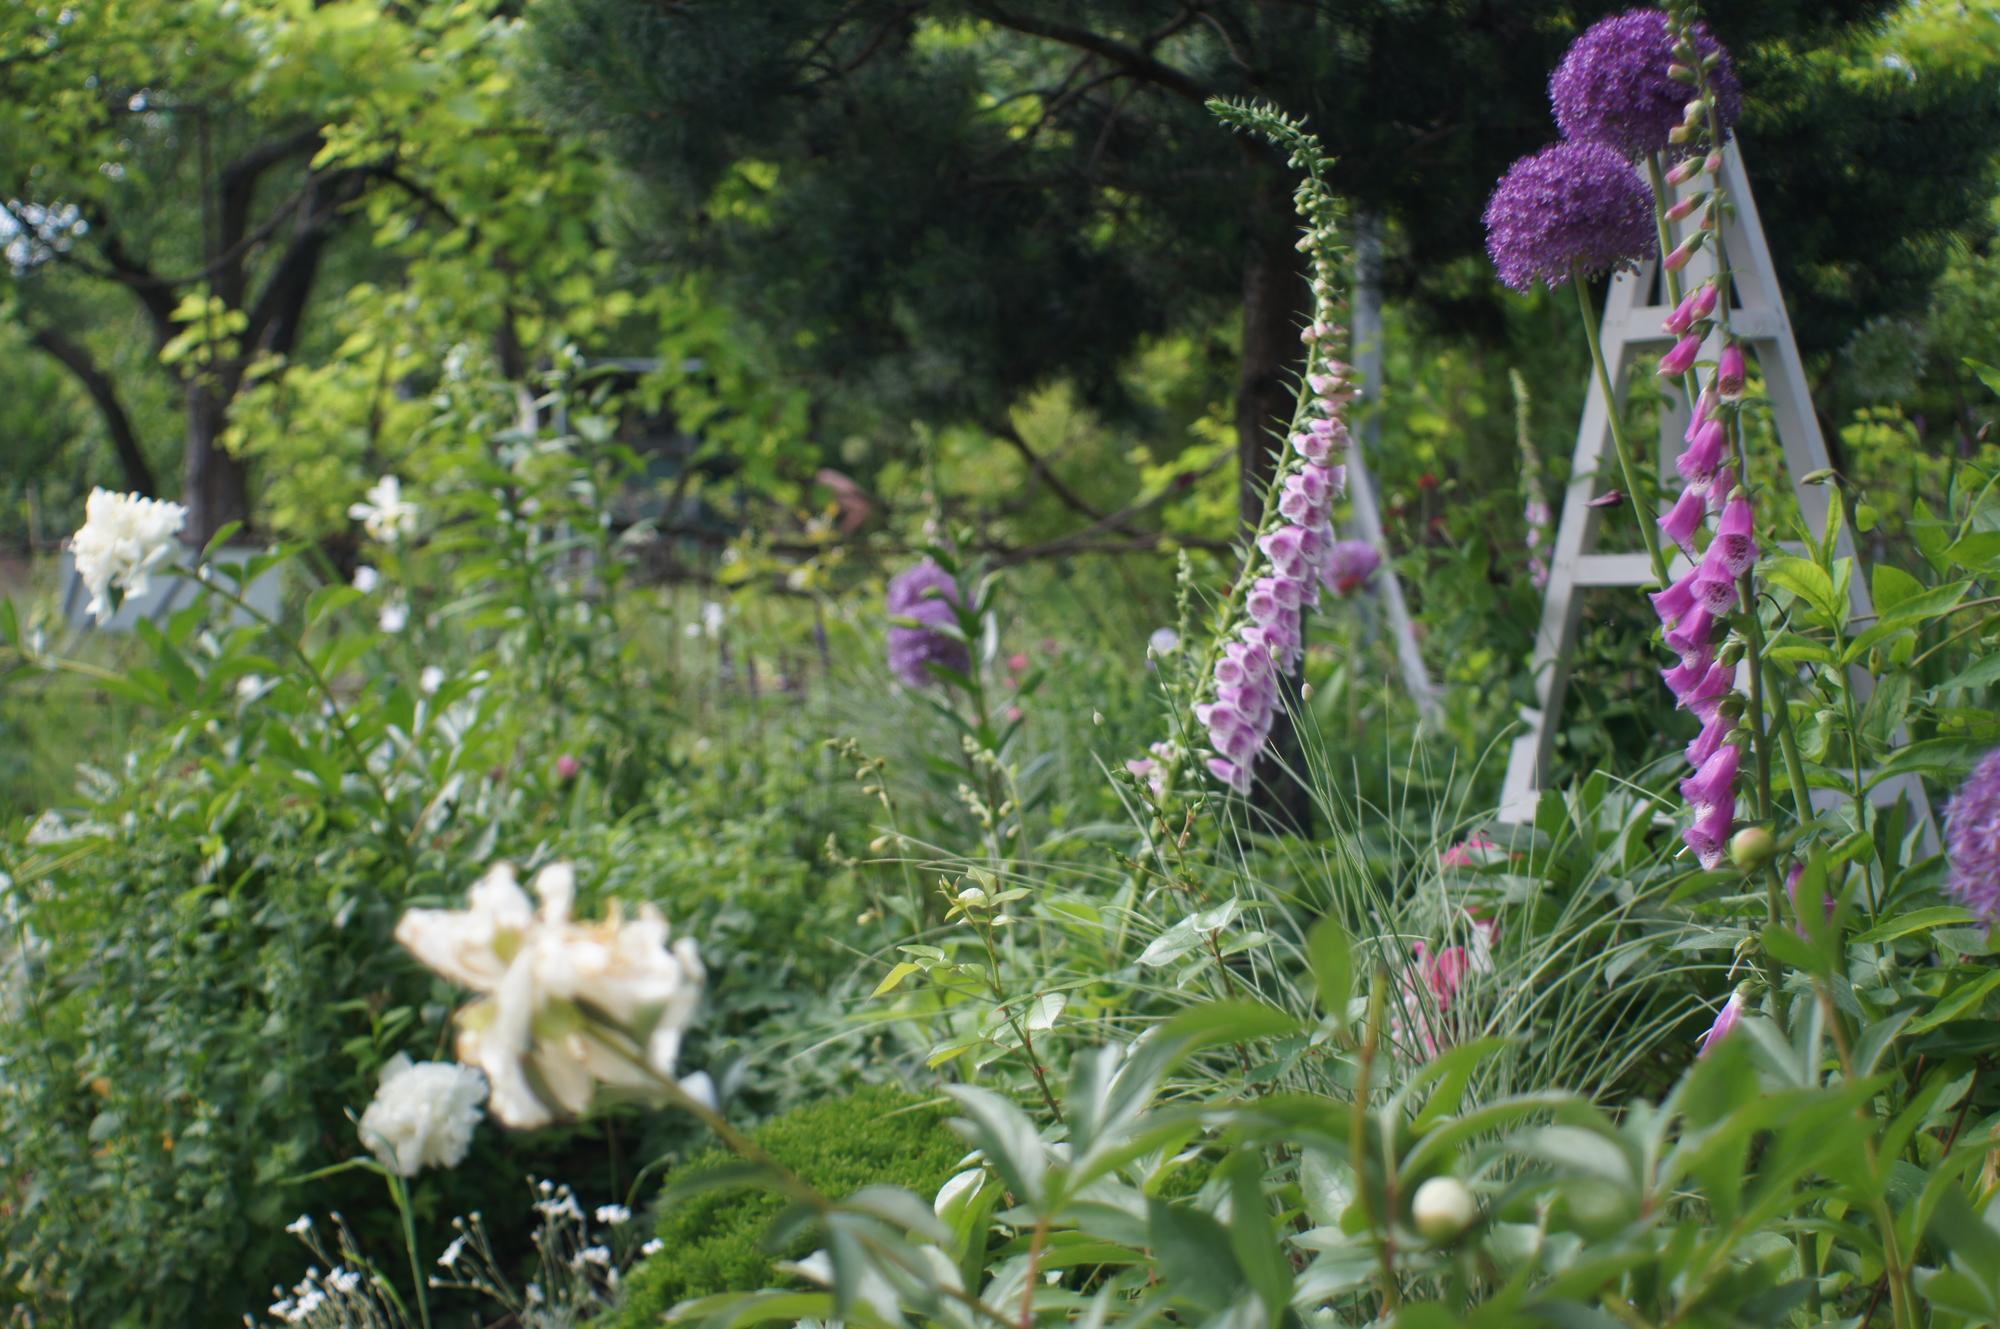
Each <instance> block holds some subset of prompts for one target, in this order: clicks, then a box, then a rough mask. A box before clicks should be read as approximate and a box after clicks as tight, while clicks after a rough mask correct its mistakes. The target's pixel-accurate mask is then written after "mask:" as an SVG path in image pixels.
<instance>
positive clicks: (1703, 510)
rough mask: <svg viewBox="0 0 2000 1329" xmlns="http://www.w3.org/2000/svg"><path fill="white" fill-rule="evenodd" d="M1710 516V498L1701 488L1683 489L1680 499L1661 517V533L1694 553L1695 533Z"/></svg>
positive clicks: (1690, 552)
mask: <svg viewBox="0 0 2000 1329" xmlns="http://www.w3.org/2000/svg"><path fill="white" fill-rule="evenodd" d="M1707 517H1708V498H1707V496H1706V495H1704V494H1703V493H1702V491H1701V490H1699V489H1683V490H1682V491H1681V496H1680V498H1679V500H1678V501H1676V502H1675V504H1674V505H1673V507H1672V508H1670V509H1668V511H1667V515H1666V516H1664V517H1662V518H1660V534H1661V535H1664V536H1666V537H1667V539H1669V540H1671V541H1673V542H1674V543H1675V544H1677V545H1679V546H1680V547H1681V548H1682V549H1685V550H1687V551H1688V553H1689V554H1693V553H1694V533H1695V532H1696V531H1698V530H1700V529H1701V524H1702V522H1703V521H1704V520H1705V519H1706V518H1707Z"/></svg>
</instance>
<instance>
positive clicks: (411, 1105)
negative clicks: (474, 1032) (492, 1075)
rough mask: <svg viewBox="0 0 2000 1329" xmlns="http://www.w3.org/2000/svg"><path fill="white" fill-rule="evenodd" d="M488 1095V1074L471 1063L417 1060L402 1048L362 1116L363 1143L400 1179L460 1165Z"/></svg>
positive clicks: (469, 1145)
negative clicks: (472, 1066)
mask: <svg viewBox="0 0 2000 1329" xmlns="http://www.w3.org/2000/svg"><path fill="white" fill-rule="evenodd" d="M485 1098H486V1077H485V1076H483V1075H481V1074H480V1073H479V1072H478V1071H476V1070H473V1069H472V1068H471V1067H469V1066H455V1065H453V1064H452V1063H450V1062H448V1061H419V1062H414V1063H413V1062H411V1060H410V1059H409V1058H408V1057H406V1056H404V1055H403V1054H402V1053H400V1052H399V1053H397V1054H396V1055H395V1056H393V1057H391V1058H390V1059H389V1062H388V1064H387V1065H386V1066H384V1067H383V1068H382V1085H381V1087H380V1088H378V1089H377V1090H376V1091H375V1101H374V1102H372V1103H370V1104H369V1105H368V1110H367V1111H366V1112H363V1113H362V1114H361V1142H362V1143H363V1144H365V1145H367V1146H368V1147H369V1149H371V1150H373V1151H374V1154H375V1157H376V1158H377V1160H379V1161H380V1162H381V1164H382V1166H383V1167H385V1168H388V1169H389V1170H390V1171H391V1172H393V1173H395V1174H396V1175H397V1176H399V1177H414V1176H416V1175H417V1173H418V1172H419V1171H420V1170H422V1169H423V1168H426V1167H446V1168H449V1167H457V1166H458V1164H459V1162H460V1161H461V1160H462V1159H464V1157H465V1151H466V1150H467V1149H470V1148H471V1147H472V1131H473V1128H474V1127H476V1126H478V1125H479V1105H480V1103H482V1102H483V1101H485Z"/></svg>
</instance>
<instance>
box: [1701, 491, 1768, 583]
mask: <svg viewBox="0 0 2000 1329" xmlns="http://www.w3.org/2000/svg"><path fill="white" fill-rule="evenodd" d="M1708 556H1709V557H1710V558H1713V559H1716V560H1717V561H1718V563H1719V564H1720V566H1721V567H1723V568H1724V569H1726V570H1727V571H1728V573H1729V575H1730V576H1731V577H1740V576H1742V575H1743V574H1744V573H1746V572H1748V571H1749V570H1750V565H1751V564H1753V563H1755V562H1756V561H1757V536H1756V531H1755V514H1754V513H1753V512H1752V511H1751V508H1750V500H1749V499H1747V498H1732V499H1730V500H1729V503H1728V506H1726V507H1724V508H1723V509H1722V520H1721V521H1720V522H1718V523H1717V524H1716V528H1715V541H1714V543H1713V544H1711V545H1709V547H1708Z"/></svg>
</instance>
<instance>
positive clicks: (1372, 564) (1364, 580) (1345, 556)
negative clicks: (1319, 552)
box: [1326, 540, 1382, 595]
mask: <svg viewBox="0 0 2000 1329" xmlns="http://www.w3.org/2000/svg"><path fill="white" fill-rule="evenodd" d="M1381 566H1382V554H1381V551H1380V550H1378V549H1376V548H1375V546H1374V545H1371V544H1369V543H1368V542H1367V541H1366V540H1342V541H1340V542H1339V543H1338V544H1336V545H1334V547H1333V549H1332V551H1331V552H1330V553H1329V554H1328V555H1327V559H1326V584H1327V585H1328V586H1330V587H1332V588H1333V592H1334V594H1336V595H1351V594H1353V592H1354V591H1355V590H1356V589H1358V588H1359V587H1362V586H1366V585H1367V584H1368V581H1369V579H1370V578H1371V577H1373V576H1374V575H1375V569H1377V568H1379V567H1381Z"/></svg>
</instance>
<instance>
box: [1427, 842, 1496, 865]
mask: <svg viewBox="0 0 2000 1329" xmlns="http://www.w3.org/2000/svg"><path fill="white" fill-rule="evenodd" d="M1499 847H1500V846H1499V845H1497V844H1495V843H1493V841H1491V840H1488V839H1486V838H1485V837H1484V836H1479V835H1475V836H1473V837H1471V838H1470V839H1467V840H1460V841H1459V842H1458V843H1457V844H1455V845H1453V846H1452V847H1451V848H1449V849H1447V850H1445V851H1444V853H1442V854H1440V855H1439V856H1438V866H1440V867H1447V868H1470V867H1477V866H1478V865H1479V861H1478V860H1477V859H1475V858H1474V857H1473V854H1474V853H1475V852H1477V851H1480V850H1485V849H1498V848H1499Z"/></svg>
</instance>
